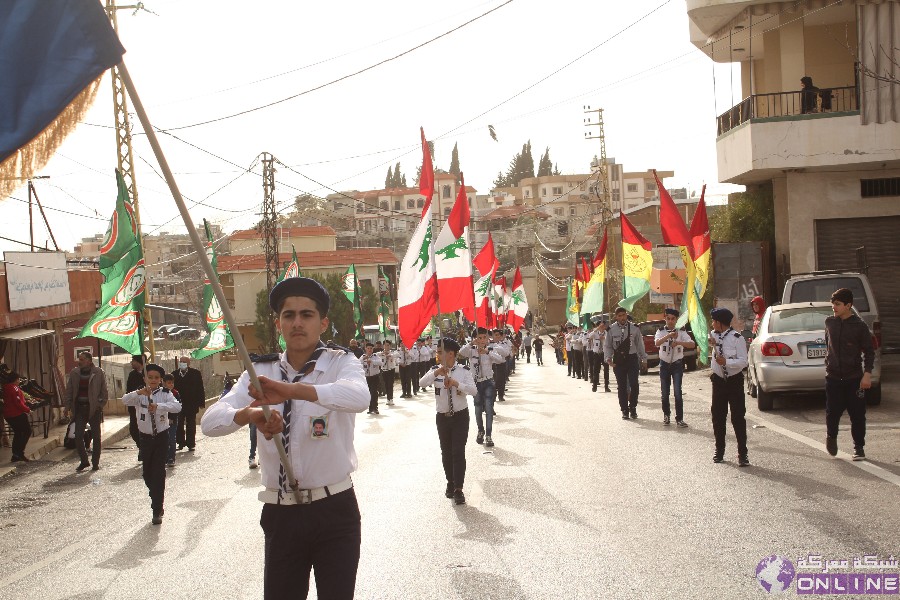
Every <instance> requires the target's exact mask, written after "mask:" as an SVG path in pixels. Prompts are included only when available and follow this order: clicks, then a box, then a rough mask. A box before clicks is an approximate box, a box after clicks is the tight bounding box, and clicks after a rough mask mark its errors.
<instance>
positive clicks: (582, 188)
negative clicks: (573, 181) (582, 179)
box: [578, 183, 585, 192]
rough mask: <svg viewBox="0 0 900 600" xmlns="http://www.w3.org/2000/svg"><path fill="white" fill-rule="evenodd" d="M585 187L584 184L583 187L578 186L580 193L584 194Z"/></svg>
mask: <svg viewBox="0 0 900 600" xmlns="http://www.w3.org/2000/svg"><path fill="white" fill-rule="evenodd" d="M584 186H585V184H584V183H582V184H581V185H579V186H578V191H580V192H583V191H584Z"/></svg>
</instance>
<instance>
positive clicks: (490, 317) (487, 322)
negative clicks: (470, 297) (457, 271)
mask: <svg viewBox="0 0 900 600" xmlns="http://www.w3.org/2000/svg"><path fill="white" fill-rule="evenodd" d="M493 277H494V271H491V272H490V273H488V274H487V275H485V276H484V277H482V278H481V279H479V280H478V281H476V282H475V290H474V295H475V306H476V309H475V319H474V321H475V324H476V325H477V326H479V327H493V326H494V323H495V321H494V307H493V298H494V293H493V292H494V289H493V283H492V282H493Z"/></svg>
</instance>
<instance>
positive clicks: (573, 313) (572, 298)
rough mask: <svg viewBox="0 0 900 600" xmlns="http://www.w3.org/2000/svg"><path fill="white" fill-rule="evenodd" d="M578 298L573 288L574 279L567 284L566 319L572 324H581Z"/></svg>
mask: <svg viewBox="0 0 900 600" xmlns="http://www.w3.org/2000/svg"><path fill="white" fill-rule="evenodd" d="M578 308H579V307H578V298H577V297H576V295H575V292H574V290H573V289H572V281H571V280H569V283H568V284H567V285H566V319H567V320H568V321H569V323H571V324H572V325H579V322H578V321H579V319H578Z"/></svg>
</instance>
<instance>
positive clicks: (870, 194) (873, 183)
mask: <svg viewBox="0 0 900 600" xmlns="http://www.w3.org/2000/svg"><path fill="white" fill-rule="evenodd" d="M859 183H860V195H861V196H862V197H863V198H881V197H884V196H900V177H890V178H885V179H860V180H859Z"/></svg>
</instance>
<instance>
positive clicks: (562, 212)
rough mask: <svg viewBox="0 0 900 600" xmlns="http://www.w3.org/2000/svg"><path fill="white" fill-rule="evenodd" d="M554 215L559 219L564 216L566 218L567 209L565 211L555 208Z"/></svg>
mask: <svg viewBox="0 0 900 600" xmlns="http://www.w3.org/2000/svg"><path fill="white" fill-rule="evenodd" d="M553 214H554V215H556V216H557V217H562V216H564V215H565V214H566V209H564V208H554V209H553Z"/></svg>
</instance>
